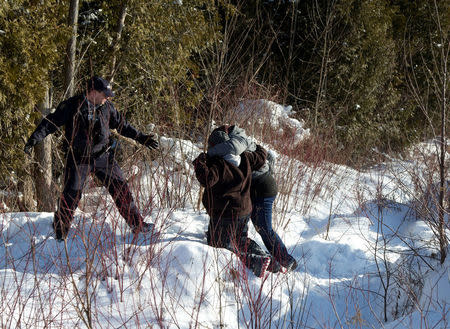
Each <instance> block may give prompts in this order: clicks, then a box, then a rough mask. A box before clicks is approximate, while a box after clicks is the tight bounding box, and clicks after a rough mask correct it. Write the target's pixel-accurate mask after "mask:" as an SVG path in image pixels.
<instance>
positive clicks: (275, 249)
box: [251, 197, 292, 266]
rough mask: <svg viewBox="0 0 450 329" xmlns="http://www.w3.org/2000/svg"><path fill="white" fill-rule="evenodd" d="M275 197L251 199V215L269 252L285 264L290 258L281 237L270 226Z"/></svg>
mask: <svg viewBox="0 0 450 329" xmlns="http://www.w3.org/2000/svg"><path fill="white" fill-rule="evenodd" d="M274 200H275V197H269V198H260V199H256V200H252V202H253V211H252V215H251V219H252V223H253V226H255V229H256V231H257V232H258V233H259V235H261V238H262V240H263V242H264V245H265V246H266V248H267V250H268V251H269V252H270V254H271V255H272V256H273V257H274V258H275V259H276V260H277V261H278V262H279V263H280V264H281V265H282V266H286V265H287V264H288V263H289V261H290V260H291V259H292V256H291V255H289V253H288V251H287V249H286V246H285V245H284V243H283V241H282V240H281V238H280V237H279V236H278V234H277V233H276V232H275V231H274V230H273V228H272V206H273V202H274Z"/></svg>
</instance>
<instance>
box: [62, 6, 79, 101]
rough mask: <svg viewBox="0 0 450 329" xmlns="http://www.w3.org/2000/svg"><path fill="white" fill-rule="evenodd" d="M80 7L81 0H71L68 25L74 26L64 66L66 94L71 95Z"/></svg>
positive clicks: (73, 88)
mask: <svg viewBox="0 0 450 329" xmlns="http://www.w3.org/2000/svg"><path fill="white" fill-rule="evenodd" d="M78 7H79V0H71V1H70V6H69V18H68V21H67V25H68V26H69V27H71V28H72V32H71V35H70V39H69V41H68V42H67V48H66V51H67V53H66V60H65V66H64V71H65V74H64V87H65V90H66V93H65V96H67V97H71V96H73V94H74V90H75V87H74V85H75V84H74V76H75V55H76V50H77V33H78Z"/></svg>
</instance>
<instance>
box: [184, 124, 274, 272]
mask: <svg viewBox="0 0 450 329" xmlns="http://www.w3.org/2000/svg"><path fill="white" fill-rule="evenodd" d="M225 138H227V137H226V132H223V131H221V130H218V129H216V130H214V131H213V132H212V134H211V135H210V137H209V139H208V145H209V147H212V146H214V145H216V144H218V143H221V142H223V141H224V140H225ZM266 156H267V152H266V150H264V149H263V148H262V147H261V146H259V145H257V146H256V150H255V151H254V152H243V153H242V154H241V155H240V161H239V165H238V166H236V165H235V164H232V163H230V162H229V161H227V160H225V159H224V158H222V157H218V156H214V157H208V156H207V155H206V154H205V153H201V154H200V155H199V156H198V157H197V158H196V159H195V160H194V162H193V163H194V168H195V175H196V177H197V180H198V181H199V183H200V184H201V185H202V186H203V187H204V188H205V191H204V193H203V197H202V203H203V206H204V207H205V208H206V211H207V213H208V215H209V216H210V221H209V225H208V231H207V232H206V235H207V242H208V245H210V246H213V247H216V248H226V249H229V250H231V251H233V252H234V253H236V254H237V255H238V257H239V258H240V259H241V260H242V261H243V262H244V264H245V265H246V266H247V267H248V268H249V269H251V270H252V271H253V273H254V274H255V275H256V276H258V277H262V276H263V275H264V272H265V271H266V269H267V268H268V267H269V266H270V262H271V260H272V258H271V256H270V255H268V254H267V253H266V252H264V251H263V250H262V248H261V247H260V246H259V245H258V244H257V243H256V242H255V241H253V240H252V239H250V238H248V236H247V232H248V227H247V224H248V221H249V218H250V214H251V212H252V203H251V199H250V186H251V176H252V171H253V170H258V169H259V168H260V167H261V166H262V165H263V164H264V163H265V160H266Z"/></svg>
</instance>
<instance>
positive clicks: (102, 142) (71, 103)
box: [28, 95, 141, 156]
mask: <svg viewBox="0 0 450 329" xmlns="http://www.w3.org/2000/svg"><path fill="white" fill-rule="evenodd" d="M61 126H64V127H65V140H64V146H65V147H66V150H69V149H72V150H73V153H74V154H75V155H80V156H92V155H95V154H99V153H101V152H102V150H105V149H106V147H107V145H108V143H109V138H110V135H111V132H110V129H117V132H118V133H119V134H121V135H123V136H125V137H129V138H132V139H135V140H136V139H139V136H140V135H141V133H140V132H139V131H138V130H136V129H135V128H134V127H133V126H132V125H130V124H129V123H128V122H127V121H126V120H125V119H124V117H123V116H122V115H121V114H120V113H119V112H118V111H117V110H116V109H115V108H114V105H113V104H112V103H111V102H110V101H106V103H105V104H103V105H101V106H98V107H96V108H94V106H93V105H92V104H91V103H89V101H88V100H87V99H86V97H84V96H83V95H77V96H74V97H71V98H69V99H67V100H65V101H63V102H61V103H60V104H59V105H58V107H57V108H56V110H55V112H53V113H50V114H49V115H47V116H46V117H45V118H44V119H43V120H42V121H41V123H40V124H39V125H38V126H37V128H36V129H35V131H34V132H33V134H32V135H31V136H30V138H29V141H28V143H30V144H31V145H35V144H36V143H38V142H40V141H42V140H43V139H44V138H45V137H46V136H47V135H49V134H52V133H54V132H55V131H56V130H57V129H58V128H59V127H61Z"/></svg>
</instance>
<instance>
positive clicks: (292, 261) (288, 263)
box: [281, 255, 298, 273]
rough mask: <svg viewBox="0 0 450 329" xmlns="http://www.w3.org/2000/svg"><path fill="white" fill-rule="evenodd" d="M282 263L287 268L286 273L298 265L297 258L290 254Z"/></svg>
mask: <svg viewBox="0 0 450 329" xmlns="http://www.w3.org/2000/svg"><path fill="white" fill-rule="evenodd" d="M281 265H282V266H283V267H284V268H285V271H284V273H287V272H291V271H294V270H295V269H296V268H297V266H298V264H297V261H296V260H295V258H294V257H292V256H290V255H289V258H288V259H287V260H286V261H284V262H282V264H281Z"/></svg>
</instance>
